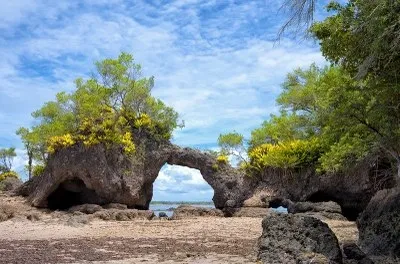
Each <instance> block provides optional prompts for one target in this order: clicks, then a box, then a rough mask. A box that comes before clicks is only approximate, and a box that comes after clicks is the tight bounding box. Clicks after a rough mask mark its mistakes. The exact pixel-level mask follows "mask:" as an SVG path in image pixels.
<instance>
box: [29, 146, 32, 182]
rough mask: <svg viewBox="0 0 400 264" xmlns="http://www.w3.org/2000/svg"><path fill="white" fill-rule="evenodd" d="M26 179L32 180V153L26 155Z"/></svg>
mask: <svg viewBox="0 0 400 264" xmlns="http://www.w3.org/2000/svg"><path fill="white" fill-rule="evenodd" d="M28 177H29V180H30V179H31V178H32V153H31V152H29V153H28Z"/></svg>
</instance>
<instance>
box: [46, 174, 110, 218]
mask: <svg viewBox="0 0 400 264" xmlns="http://www.w3.org/2000/svg"><path fill="white" fill-rule="evenodd" d="M86 203H93V204H102V203H103V201H102V199H101V198H100V197H99V196H98V195H97V194H96V192H95V191H94V190H92V189H89V188H88V187H87V186H86V185H85V183H84V182H83V181H82V180H81V179H78V178H74V179H72V180H67V181H64V182H63V183H61V184H60V185H59V186H58V187H57V189H56V190H55V191H53V192H52V193H51V194H50V195H49V196H48V197H47V207H48V208H49V209H51V210H67V209H69V208H70V207H72V206H75V205H81V204H86Z"/></svg>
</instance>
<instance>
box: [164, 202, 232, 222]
mask: <svg viewBox="0 0 400 264" xmlns="http://www.w3.org/2000/svg"><path fill="white" fill-rule="evenodd" d="M198 216H213V217H223V216H224V213H223V212H222V211H221V210H219V209H215V208H206V207H197V206H190V205H180V206H178V207H177V208H176V209H175V210H174V214H173V215H172V219H182V218H189V217H198Z"/></svg>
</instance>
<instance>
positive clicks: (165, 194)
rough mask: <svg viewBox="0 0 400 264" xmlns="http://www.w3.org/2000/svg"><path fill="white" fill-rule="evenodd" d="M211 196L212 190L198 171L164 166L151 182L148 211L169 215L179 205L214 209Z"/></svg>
mask: <svg viewBox="0 0 400 264" xmlns="http://www.w3.org/2000/svg"><path fill="white" fill-rule="evenodd" d="M213 196H214V190H213V188H212V187H211V186H210V185H209V184H208V183H207V182H206V181H205V180H204V178H203V176H202V175H201V172H200V170H198V169H193V168H189V167H186V166H181V165H170V164H165V165H164V166H163V167H162V168H161V170H160V172H159V173H158V176H157V178H156V180H155V181H154V182H153V197H152V201H151V203H150V209H151V210H154V211H155V212H157V213H159V212H165V213H166V214H167V215H169V214H171V212H172V210H173V208H176V207H177V206H179V205H181V204H189V205H193V206H201V207H213V208H214V203H213V200H212V199H213Z"/></svg>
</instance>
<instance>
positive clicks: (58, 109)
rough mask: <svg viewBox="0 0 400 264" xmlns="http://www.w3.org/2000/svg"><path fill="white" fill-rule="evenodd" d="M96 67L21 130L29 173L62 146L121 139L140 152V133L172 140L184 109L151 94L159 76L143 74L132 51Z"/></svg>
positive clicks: (39, 169) (130, 151)
mask: <svg viewBox="0 0 400 264" xmlns="http://www.w3.org/2000/svg"><path fill="white" fill-rule="evenodd" d="M96 70H97V73H96V74H95V75H94V76H93V77H92V78H90V79H88V80H83V79H77V80H76V81H75V84H76V90H75V91H74V92H72V93H65V92H61V93H58V94H57V95H56V100H55V101H50V102H47V103H45V104H44V105H43V107H42V108H40V109H39V110H37V111H35V112H34V113H33V114H32V116H33V117H34V118H35V125H34V126H33V127H32V128H30V129H28V128H20V129H19V130H18V131H17V134H18V135H20V136H21V139H22V141H23V143H24V145H25V148H26V151H27V155H28V158H29V160H28V165H27V168H28V172H29V177H31V176H34V175H38V174H41V173H42V172H43V170H44V166H45V165H46V162H47V160H48V157H49V156H50V155H51V154H53V153H55V152H57V151H59V150H60V149H62V148H66V147H70V146H73V145H75V144H83V145H84V146H92V145H96V144H104V145H106V146H111V145H120V146H121V148H122V149H123V151H124V152H125V153H127V154H134V153H135V151H136V150H137V144H138V142H136V141H137V140H136V139H139V138H143V137H146V138H151V139H152V140H155V141H158V142H159V141H164V140H169V139H170V138H171V135H172V131H173V130H174V129H175V128H176V127H179V126H181V125H180V124H178V114H177V113H176V112H175V111H174V110H173V109H172V108H171V107H168V106H166V105H165V104H164V103H163V102H162V101H161V100H158V99H156V98H154V97H152V96H151V90H152V88H153V86H154V78H153V77H150V78H143V77H141V66H140V65H139V64H136V63H135V62H134V59H133V57H132V55H130V54H127V53H121V55H119V57H118V58H116V59H106V60H103V61H100V62H97V63H96ZM33 163H35V164H36V165H35V166H33V165H32V164H33Z"/></svg>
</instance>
